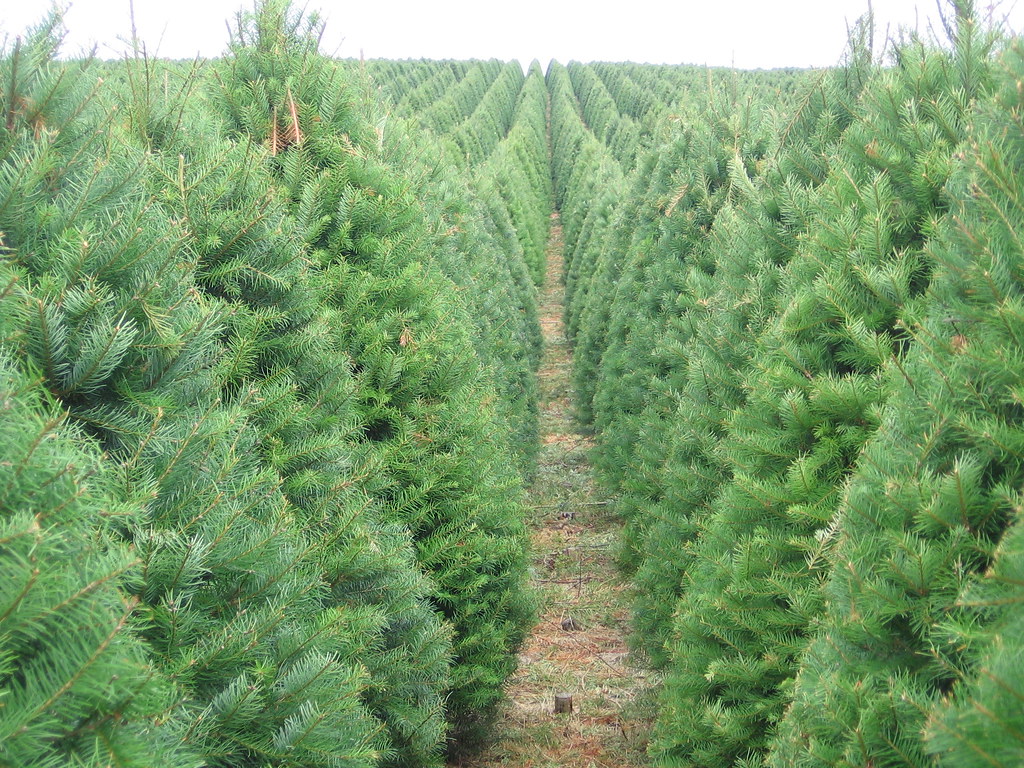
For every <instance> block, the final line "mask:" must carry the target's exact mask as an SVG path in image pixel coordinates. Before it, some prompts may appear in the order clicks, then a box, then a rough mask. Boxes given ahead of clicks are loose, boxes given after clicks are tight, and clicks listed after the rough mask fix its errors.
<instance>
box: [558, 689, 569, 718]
mask: <svg viewBox="0 0 1024 768" xmlns="http://www.w3.org/2000/svg"><path fill="white" fill-rule="evenodd" d="M571 712H572V694H571V693H556V694H555V714H556V715H568V714H570V713H571Z"/></svg>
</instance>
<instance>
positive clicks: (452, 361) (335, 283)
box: [222, 3, 531, 741]
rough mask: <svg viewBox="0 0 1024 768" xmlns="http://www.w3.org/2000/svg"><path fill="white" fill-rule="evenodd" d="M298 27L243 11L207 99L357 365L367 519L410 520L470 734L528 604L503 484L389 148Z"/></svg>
mask: <svg viewBox="0 0 1024 768" xmlns="http://www.w3.org/2000/svg"><path fill="white" fill-rule="evenodd" d="M303 24H309V25H312V26H306V27H304V26H303ZM314 31H315V19H309V20H308V21H307V22H303V21H302V20H301V17H299V16H297V15H294V14H292V13H291V12H290V10H289V8H288V7H287V6H286V5H284V4H281V3H268V4H266V5H264V6H262V7H261V8H260V9H259V10H258V12H257V13H256V14H255V15H245V16H243V17H242V19H241V24H240V26H239V29H238V37H237V39H236V41H235V44H234V47H233V57H232V59H231V60H230V61H229V62H228V69H227V71H226V72H225V73H224V76H223V81H224V84H225V87H224V90H223V96H222V99H223V103H224V104H225V106H226V108H227V111H228V114H229V116H230V119H231V121H232V123H233V125H234V127H235V128H236V130H239V131H243V132H244V133H245V134H246V135H248V136H250V137H252V139H254V140H255V141H256V142H258V143H266V144H268V145H269V148H270V150H271V154H272V155H273V156H272V157H271V158H270V161H271V163H272V165H273V166H276V168H275V172H276V174H277V175H278V178H279V179H280V182H279V183H280V185H281V188H282V190H283V192H284V194H286V196H287V198H288V199H289V201H290V205H291V206H292V207H293V210H294V211H295V215H296V217H297V218H298V219H299V221H300V225H302V226H305V227H306V229H305V231H304V239H305V241H306V244H307V246H308V247H309V249H310V261H311V263H312V265H313V266H314V268H315V269H316V270H317V280H318V281H319V284H320V285H321V286H322V290H323V302H324V309H323V311H324V313H325V314H324V317H325V320H326V321H327V323H328V329H329V332H330V333H331V334H332V336H333V347H334V349H335V350H336V355H337V358H336V360H337V359H341V360H344V359H345V358H347V359H348V360H349V361H351V365H352V370H353V373H354V375H355V379H356V381H355V388H354V390H353V397H354V402H355V409H356V413H357V415H358V423H357V428H356V433H355V434H356V435H357V439H356V440H354V441H353V443H352V445H351V450H352V451H353V453H354V454H355V456H356V461H357V463H358V464H361V465H363V466H366V467H369V468H372V471H370V472H368V473H366V475H365V479H364V482H363V484H362V487H363V488H364V490H365V492H366V493H367V494H368V495H369V497H370V498H371V499H373V501H374V503H375V505H377V506H378V508H379V509H380V514H381V518H382V520H383V521H385V522H388V523H394V524H398V525H401V526H403V527H406V528H408V530H410V531H411V533H412V537H413V541H414V545H415V549H416V554H417V560H418V562H419V564H420V566H421V567H422V568H423V569H424V571H425V572H426V573H428V574H429V575H430V577H431V584H432V589H431V592H430V595H429V597H430V599H431V600H432V602H433V603H434V604H435V605H436V607H437V608H438V610H440V612H441V613H442V615H443V616H445V618H447V619H448V620H449V621H451V622H452V624H453V629H454V633H455V634H454V652H455V660H454V662H455V663H454V666H453V668H452V678H451V680H452V683H451V685H452V692H451V696H450V698H449V701H448V703H449V707H450V710H449V714H450V718H451V720H452V724H453V727H454V729H455V730H454V734H455V737H456V739H457V740H461V741H468V740H469V739H470V738H471V737H473V736H475V735H478V732H479V729H480V727H481V726H482V725H484V724H486V723H487V722H488V721H489V720H490V718H491V717H492V716H493V713H494V708H495V705H496V703H497V702H498V701H499V700H500V698H501V685H502V683H503V681H504V679H505V677H507V675H508V674H509V673H510V672H511V671H512V669H513V668H514V666H515V649H516V647H517V646H518V644H519V643H520V642H521V640H522V637H523V633H524V631H525V626H526V624H527V622H528V620H529V617H530V613H531V608H530V604H529V601H528V600H527V599H525V596H524V594H523V587H522V581H523V578H524V576H525V556H524V551H523V547H524V538H525V534H524V529H523V525H522V521H521V519H520V506H519V504H520V489H519V481H518V478H517V476H516V474H515V471H514V468H513V466H512V465H511V463H510V459H509V456H508V454H507V453H506V452H505V450H504V449H503V447H502V446H501V445H500V440H501V436H500V433H499V431H498V421H497V420H496V418H495V414H494V406H493V397H494V395H493V390H492V389H490V387H489V386H488V385H487V382H486V379H485V377H483V375H482V374H481V371H480V369H479V365H478V362H477V359H476V356H475V354H474V352H473V348H472V343H471V340H470V338H469V336H468V333H467V331H466V327H467V326H468V325H469V323H468V322H467V319H466V317H465V314H464V312H465V307H464V306H463V305H461V304H460V302H459V300H458V299H457V298H456V296H455V292H454V291H453V290H452V287H451V284H450V282H448V281H447V280H445V279H444V277H443V275H441V274H440V272H439V270H438V268H437V266H436V265H435V264H434V263H433V262H432V261H431V259H430V255H429V252H428V251H427V250H426V247H427V246H428V245H429V243H430V238H429V230H428V229H427V226H426V224H425V214H424V211H423V209H422V208H421V207H420V206H419V205H418V204H417V201H416V200H415V199H413V198H412V196H411V195H410V194H409V187H410V185H409V182H408V180H407V179H406V178H405V177H404V176H403V175H402V173H401V172H399V171H398V169H397V165H398V162H397V161H392V159H391V155H390V152H392V151H393V150H394V149H395V145H394V144H393V143H391V142H389V140H388V137H387V135H386V134H385V135H384V136H381V135H379V134H378V133H377V132H376V130H375V129H374V128H373V127H372V126H373V125H374V124H375V122H372V121H370V120H368V119H366V118H365V117H363V116H362V113H361V112H360V110H359V109H357V108H356V105H354V104H353V103H352V102H351V101H348V102H347V103H346V101H347V100H346V91H345V89H344V87H343V85H342V84H341V83H340V82H339V81H338V69H337V68H336V67H335V66H334V65H332V64H331V63H330V62H328V61H327V60H326V59H325V58H322V57H320V56H319V54H318V53H317V52H316V41H317V39H318V36H317V35H316V34H315V33H314ZM284 114H287V115H289V118H288V120H290V121H291V122H290V123H287V122H286V123H285V124H284V125H282V124H281V123H280V117H279V116H280V115H284ZM313 116H316V117H317V118H319V119H317V120H313V119H312V118H313ZM282 136H283V137H285V138H286V139H289V140H287V141H284V142H283V143H282V140H281V137H282ZM300 137H301V139H300ZM399 146H400V145H399ZM275 150H276V154H274V151H275ZM392 162H395V164H394V165H392ZM336 364H337V362H335V365H336Z"/></svg>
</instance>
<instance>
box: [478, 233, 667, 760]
mask: <svg viewBox="0 0 1024 768" xmlns="http://www.w3.org/2000/svg"><path fill="white" fill-rule="evenodd" d="M551 223H552V232H551V239H550V241H549V243H548V254H547V276H546V280H545V288H544V292H543V294H542V296H541V324H542V326H543V329H544V357H543V359H542V361H541V368H540V387H541V422H540V430H541V443H542V448H541V455H540V466H539V470H538V473H537V478H536V480H535V481H534V483H533V486H532V488H531V489H530V498H531V500H532V501H533V505H534V506H533V519H532V531H533V533H532V541H533V554H534V560H533V580H534V583H535V586H536V588H537V589H538V591H539V593H540V595H541V599H542V607H541V613H540V621H539V623H538V625H537V626H536V627H535V628H534V630H533V632H532V634H531V635H530V637H529V638H528V639H527V641H526V644H525V646H524V647H523V650H522V652H521V654H520V658H519V665H520V666H519V671H518V673H517V674H516V675H515V676H513V677H512V679H511V680H510V681H509V688H508V694H509V702H508V705H507V706H506V708H505V712H504V716H503V718H502V721H501V723H500V724H499V735H498V741H497V743H496V744H495V745H494V746H493V747H491V748H490V749H489V750H488V751H486V752H485V753H484V754H482V755H479V756H477V757H476V758H474V759H472V760H470V761H468V762H466V763H463V765H464V766H465V767H466V768H488V767H489V766H510V767H516V768H520V767H521V768H544V767H545V766H569V767H571V768H575V767H578V768H590V767H591V766H595V767H598V766H607V767H608V768H619V767H621V768H630V767H631V766H642V765H646V764H647V760H646V757H645V754H644V749H645V746H646V736H647V733H648V730H649V727H650V724H649V722H648V721H647V720H646V719H645V718H646V716H647V715H646V713H647V712H648V711H649V706H648V705H647V704H646V703H645V702H646V696H645V691H646V690H647V688H648V686H649V681H648V680H647V678H646V673H645V671H644V670H643V669H637V668H633V667H630V666H627V662H628V653H627V648H626V641H625V637H624V635H625V632H626V631H627V629H628V611H627V608H626V596H625V594H624V587H623V586H622V584H621V583H620V581H619V579H618V577H617V573H616V570H615V565H614V562H613V557H614V550H615V539H616V536H617V531H618V524H617V522H616V521H615V520H614V519H612V518H611V516H610V515H609V514H608V510H607V507H606V505H605V503H604V501H603V500H602V499H601V498H600V496H599V491H598V489H597V488H596V487H595V486H594V484H593V479H592V477H591V469H590V464H589V462H588V460H587V453H588V451H589V449H590V447H591V442H590V440H589V438H587V437H585V436H583V435H581V434H580V433H579V432H577V430H576V425H575V423H574V421H573V419H572V402H571V397H572V396H571V389H570V384H569V376H570V368H571V358H570V354H571V353H570V349H569V346H568V344H567V342H566V338H565V330H564V326H563V324H562V311H563V286H562V282H561V279H560V276H561V271H562V237H561V226H560V224H559V221H558V216H557V214H555V215H553V216H552V222H551ZM563 692H564V693H569V694H571V695H572V697H573V712H572V714H569V715H564V714H559V715H555V714H554V713H553V705H554V697H555V694H556V693H563Z"/></svg>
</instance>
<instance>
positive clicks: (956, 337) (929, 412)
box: [770, 45, 1024, 766]
mask: <svg viewBox="0 0 1024 768" xmlns="http://www.w3.org/2000/svg"><path fill="white" fill-rule="evenodd" d="M1002 68H1003V70H1004V71H1003V72H1002V74H1001V75H1000V82H1001V84H1000V88H999V90H998V92H997V99H996V100H995V102H994V103H989V104H986V105H984V106H983V107H982V109H981V112H980V116H979V118H978V119H977V121H976V124H975V128H974V130H973V131H972V132H971V137H970V139H969V141H968V143H967V144H965V145H964V147H963V150H962V155H961V156H963V155H966V157H967V160H966V162H965V163H963V166H962V168H961V169H960V170H959V171H958V172H957V174H956V175H955V176H954V178H953V180H952V181H951V183H950V185H949V187H948V192H949V194H950V195H951V197H952V198H953V207H952V210H951V211H950V213H949V215H948V216H947V217H946V219H945V220H944V221H943V222H942V224H941V226H940V227H939V228H938V233H937V235H936V237H934V238H933V240H932V242H931V244H930V245H929V248H928V251H927V256H928V257H929V259H930V260H931V261H932V262H934V264H935V265H936V273H935V277H934V280H933V281H932V284H931V286H930V288H929V290H928V293H927V298H928V308H927V311H925V312H923V313H922V315H921V319H920V321H919V322H914V323H912V324H911V323H910V322H909V321H908V330H909V331H910V332H911V333H912V336H913V345H912V346H911V348H910V350H909V352H908V353H907V355H906V356H905V357H904V358H902V359H897V360H894V362H893V363H892V364H891V365H890V366H889V368H888V370H887V379H888V382H889V386H890V387H891V388H892V390H893V395H892V397H891V399H890V400H889V402H888V403H887V404H886V407H885V408H884V409H883V410H882V412H881V416H880V422H881V426H880V428H879V430H878V432H877V434H876V435H875V436H874V438H873V439H872V440H871V442H870V443H869V444H868V445H867V447H866V448H865V451H864V454H863V456H862V457H861V459H860V461H859V462H858V465H857V470H856V472H855V473H854V474H853V476H852V477H851V479H850V483H849V487H848V489H847V491H846V493H845V495H844V498H843V503H842V505H841V507H840V509H839V514H838V515H837V516H836V518H835V520H834V522H832V523H831V524H830V525H829V526H828V527H827V528H826V529H825V530H824V531H823V534H822V536H821V539H822V546H823V547H824V548H825V551H826V552H827V554H828V561H829V562H830V563H831V569H830V572H829V576H828V584H827V587H826V591H825V598H826V604H825V606H826V610H825V613H824V616H823V617H822V618H821V620H820V626H819V629H818V630H817V632H816V633H815V636H814V640H813V642H812V643H811V644H810V646H809V648H808V650H807V652H806V653H805V654H804V656H803V657H802V659H801V666H800V674H799V676H798V677H797V679H796V685H795V689H794V701H793V704H792V706H791V707H790V709H789V710H788V711H787V713H786V717H785V719H784V720H783V722H782V724H781V726H780V728H779V734H778V737H777V738H776V741H775V744H774V746H773V751H772V755H771V760H770V762H771V764H773V765H777V766H783V765H785V766H790V765H850V764H854V765H861V764H867V763H874V764H890V765H921V766H924V765H934V764H935V762H936V761H935V760H934V759H933V758H932V757H930V756H929V755H928V752H929V750H932V751H934V752H935V754H936V755H937V757H938V758H939V759H938V762H939V763H940V764H944V765H951V766H952V765H957V766H959V765H975V764H984V765H1013V764H1016V763H1018V762H1019V761H1020V759H1021V757H1022V756H1024V744H1022V742H1021V740H1020V734H1019V732H1015V729H1014V726H1013V722H1014V721H1015V720H1019V717H1018V715H1017V713H1019V711H1020V699H1019V693H1020V673H1019V664H1017V665H1016V666H1014V665H1012V664H1010V665H1007V661H1008V659H1009V658H1010V654H1012V653H1014V650H1013V649H1014V648H1019V637H1018V636H1017V635H1016V634H1011V633H1012V627H1013V625H1014V623H1015V622H1016V621H1017V619H1018V618H1019V612H1018V611H1017V610H1016V608H1017V606H1019V600H1020V595H1019V593H1020V588H1019V584H1014V583H1013V575H1014V574H1015V573H1017V572H1019V570H1020V563H1021V554H1020V545H1019V540H1020V535H1019V528H1020V523H1019V517H1020V513H1019V509H1020V487H1021V482H1022V476H1021V472H1022V469H1021V467H1022V464H1021V446H1022V441H1021V437H1022V433H1021V428H1020V419H1019V408H1020V406H1019V403H1018V402H1017V400H1018V397H1017V393H1018V392H1019V391H1020V387H1021V375H1022V371H1024V367H1022V365H1021V360H1020V353H1019V350H1020V343H1019V339H1020V333H1021V329H1022V328H1024V314H1022V311H1021V305H1022V302H1021V297H1022V283H1021V264H1022V261H1021V260H1022V258H1024V244H1022V240H1021V237H1020V227H1021V217H1022V214H1021V210H1020V206H1019V200H1018V197H1019V191H1018V190H1019V187H1020V172H1021V163H1022V162H1024V155H1022V151H1024V134H1022V130H1021V124H1020V113H1021V97H1020V91H1019V89H1018V83H1019V82H1020V78H1021V74H1022V72H1024V59H1022V52H1021V50H1020V48H1019V45H1018V46H1015V47H1014V49H1013V50H1011V51H1009V52H1008V54H1007V55H1006V56H1005V57H1004V59H1003V63H1002ZM1010 526H1012V528H1011V531H1010V532H1009V533H1007V532H1006V531H1007V529H1008V528H1009V527H1010ZM1001 541H1002V543H1000V542H1001ZM1008 632H1009V633H1008ZM929 709H932V711H933V716H932V721H931V723H930V724H929V726H928V732H929V734H930V736H931V741H930V743H926V742H925V740H924V739H923V738H922V728H923V726H925V717H926V715H927V714H928V712H929Z"/></svg>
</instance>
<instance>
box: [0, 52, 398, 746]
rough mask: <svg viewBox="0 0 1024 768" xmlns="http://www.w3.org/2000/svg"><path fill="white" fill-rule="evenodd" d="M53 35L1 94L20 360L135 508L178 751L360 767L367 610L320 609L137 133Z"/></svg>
mask: <svg viewBox="0 0 1024 768" xmlns="http://www.w3.org/2000/svg"><path fill="white" fill-rule="evenodd" d="M52 40H53V37H52V36H50V37H49V38H47V40H46V41H44V43H43V45H42V47H43V49H44V53H43V54H42V55H39V56H38V57H36V58H35V59H32V60H30V62H31V66H27V65H26V64H27V62H25V61H19V60H18V59H17V54H16V55H15V57H14V61H10V60H9V61H10V63H9V68H8V73H9V74H8V76H9V77H10V83H11V85H10V87H9V88H8V89H5V95H6V96H7V98H8V99H10V101H9V102H8V105H9V107H8V108H7V109H5V114H7V115H8V117H9V124H8V125H7V126H6V130H7V134H6V137H5V138H6V147H5V148H6V152H7V155H6V157H7V159H8V167H11V165H12V164H11V160H13V159H18V160H19V161H20V162H18V163H17V164H15V165H14V166H13V167H14V168H16V169H17V171H16V172H15V173H8V174H5V175H4V176H3V178H2V187H0V200H3V201H5V204H3V205H0V229H2V231H3V232H4V241H5V245H6V246H7V247H8V248H9V249H10V250H11V253H12V260H13V261H14V263H15V264H17V265H18V268H19V269H20V270H22V271H23V273H24V275H25V279H24V280H23V282H22V283H21V285H22V288H21V289H20V290H21V293H22V297H23V299H22V300H23V301H24V303H25V305H26V306H27V309H28V311H27V312H26V313H25V318H24V332H23V335H22V337H21V338H20V339H19V347H20V348H19V353H20V354H22V355H24V356H26V358H27V359H29V360H30V361H32V362H33V363H34V364H35V365H36V366H38V368H39V369H40V370H41V372H42V376H43V382H44V384H45V386H46V388H47V389H48V390H49V391H50V392H51V393H52V395H53V396H54V397H55V398H57V400H58V402H59V404H60V405H61V406H62V407H63V408H64V409H66V410H67V412H68V414H69V419H70V422H71V423H72V424H74V425H76V426H77V427H78V429H80V430H82V431H84V432H86V433H88V434H89V435H91V436H92V437H93V438H94V439H95V440H96V441H98V442H99V444H100V445H101V446H102V447H103V449H104V450H105V452H106V456H107V457H108V458H106V459H105V461H104V464H105V465H108V466H110V467H111V468H112V469H113V473H114V476H115V477H116V481H117V482H116V484H115V487H114V489H113V493H114V494H115V495H116V498H118V499H119V500H121V501H122V502H123V503H125V504H129V505H135V507H136V508H137V510H138V512H137V514H135V515H134V516H132V517H130V518H126V519H124V520H122V521H120V524H121V526H122V530H121V531H120V533H121V535H122V536H123V537H124V538H125V539H127V540H128V541H130V543H131V546H132V547H133V549H134V552H135V556H136V557H137V558H138V559H139V561H140V566H139V567H138V569H137V573H136V574H135V575H134V577H133V578H132V579H131V580H130V581H129V582H128V583H126V584H125V587H124V588H125V590H126V592H127V595H128V596H127V597H126V600H130V601H132V603H133V605H135V606H136V608H135V611H136V615H137V616H138V625H141V626H142V627H143V631H142V637H143V638H144V639H145V641H146V643H147V646H148V652H149V659H150V661H151V663H152V664H153V666H154V667H155V668H156V669H157V670H158V672H159V673H160V674H162V675H164V676H166V677H168V678H170V679H173V680H174V681H175V683H176V684H177V685H178V686H179V688H180V690H181V692H182V697H183V699H184V701H183V708H182V712H181V720H180V722H181V731H178V732H177V734H178V738H179V739H180V742H181V743H182V744H183V745H184V748H185V749H189V750H192V751H193V752H194V753H195V754H198V755H199V756H200V757H201V758H202V759H204V760H205V761H206V762H207V764H209V765H222V764H237V763H239V762H244V761H253V760H260V761H266V760H280V759H284V757H285V756H286V755H287V756H288V759H290V760H294V761H297V762H302V763H304V764H307V765H324V766H329V765H338V764H341V763H346V764H350V765H351V764H356V765H359V764H362V765H370V764H373V763H375V762H376V761H377V759H378V757H379V753H380V746H381V745H380V743H379V742H380V741H381V738H380V734H379V733H378V728H377V727H376V725H375V723H374V721H373V719H372V718H371V717H370V716H369V713H368V712H367V711H366V710H365V708H364V706H363V704H362V701H361V698H360V693H361V691H362V689H363V688H364V686H365V673H364V672H363V670H362V669H361V668H360V667H359V666H358V665H357V664H355V663H352V661H351V656H352V653H351V651H352V649H353V647H358V646H359V644H360V643H361V637H362V636H363V635H364V634H366V633H368V627H371V626H372V624H371V622H370V618H372V617H368V616H365V615H359V614H357V613H356V612H349V613H348V614H340V613H339V612H337V611H335V612H326V611H323V610H322V608H321V605H322V602H323V600H322V597H323V594H324V591H325V589H326V587H325V585H324V584H323V582H322V580H321V579H320V578H319V573H318V571H317V569H316V567H315V564H314V562H313V561H312V559H311V557H310V549H309V545H308V542H306V541H305V540H304V538H303V536H302V535H301V534H300V532H299V528H298V525H297V520H296V517H295V514H294V511H293V510H292V509H291V508H290V507H289V505H288V503H287V500H286V499H285V498H284V497H283V496H282V495H281V493H280V491H279V487H280V485H281V478H280V477H279V475H277V473H276V472H274V471H273V469H272V468H271V467H269V466H267V465H265V464H262V463H261V462H260V461H259V458H258V451H257V443H258V433H257V432H256V431H255V430H254V429H252V428H251V425H250V422H249V416H250V413H251V408H252V407H253V403H252V402H245V399H244V397H242V398H239V399H237V400H235V401H234V402H230V403H229V402H226V401H225V399H224V397H223V394H224V392H223V377H222V372H221V370H220V368H219V365H220V363H221V362H222V361H223V360H224V347H223V345H222V336H223V334H224V331H225V330H226V324H225V318H226V317H227V316H228V315H229V314H230V312H229V309H228V307H227V306H226V305H225V303H224V302H223V301H222V300H219V299H206V298H204V297H203V296H202V295H201V293H200V291H199V290H197V282H196V263H195V259H194V254H192V253H190V252H189V250H188V248H187V247H185V244H186V243H187V239H188V235H187V231H186V230H185V228H184V226H183V224H182V222H181V221H180V220H179V219H177V218H176V217H175V216H173V215H171V214H170V212H169V211H168V210H167V209H166V208H164V206H163V205H162V204H161V202H160V201H159V200H158V199H156V198H154V196H153V195H152V194H151V192H150V191H149V189H148V186H149V184H150V182H151V179H150V177H149V173H150V172H151V168H150V167H149V165H148V163H147V159H146V155H145V153H144V152H143V151H142V150H141V149H140V148H139V147H138V146H136V144H135V141H136V140H137V138H138V136H139V134H140V133H144V132H143V131H140V130H139V128H140V126H139V125H138V124H134V125H133V126H132V127H131V130H130V131H125V130H122V128H121V126H120V125H119V124H118V123H117V122H116V120H115V116H116V113H114V112H111V111H108V110H105V109H103V108H102V105H99V104H98V99H97V98H92V99H91V100H90V98H89V96H88V92H87V91H85V88H87V87H89V86H88V85H87V84H85V78H86V77H88V71H87V70H82V69H81V68H80V67H79V66H78V65H68V66H67V67H66V68H64V67H60V66H58V65H55V64H53V63H51V62H50V61H48V58H49V57H50V56H51V55H52V51H53V50H54V49H55V45H53V44H52V43H51V42H50V41H52ZM58 87H59V88H62V89H65V90H64V92H63V93H62V95H61V98H56V97H55V93H56V88H58ZM10 105H31V107H30V109H31V110H33V111H31V112H30V111H28V110H27V109H22V108H21V107H20V106H17V107H15V106H10ZM26 159H27V162H26ZM176 165H177V168H178V169H180V168H181V165H180V164H176ZM173 178H174V180H175V182H179V183H176V184H174V185H172V189H174V190H175V192H177V193H178V194H184V190H183V189H182V188H181V187H182V185H181V183H180V182H181V180H182V175H181V174H180V173H177V174H175V175H174V177H173ZM54 639H55V640H56V641H57V642H67V641H68V636H67V634H66V633H65V634H63V635H59V636H57V637H56V638H54Z"/></svg>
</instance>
